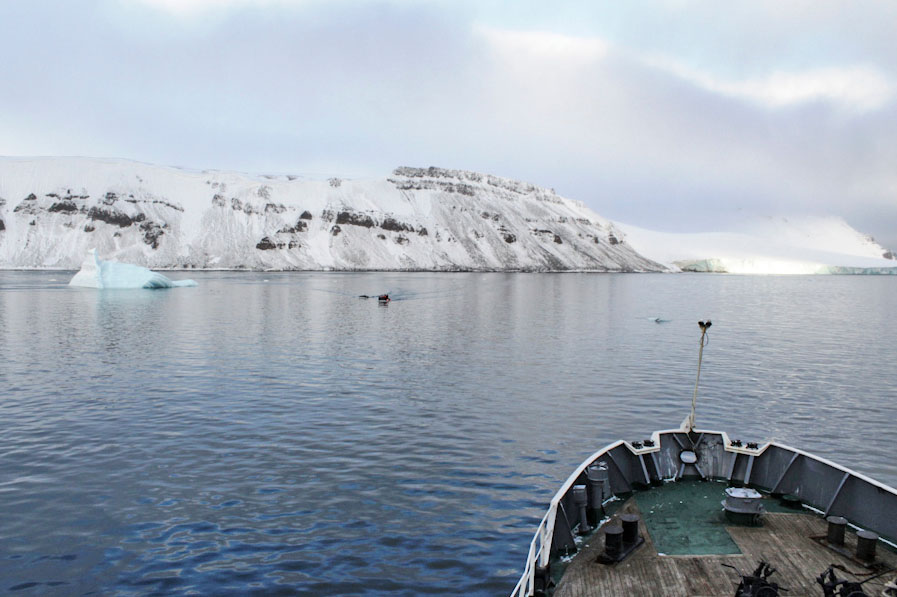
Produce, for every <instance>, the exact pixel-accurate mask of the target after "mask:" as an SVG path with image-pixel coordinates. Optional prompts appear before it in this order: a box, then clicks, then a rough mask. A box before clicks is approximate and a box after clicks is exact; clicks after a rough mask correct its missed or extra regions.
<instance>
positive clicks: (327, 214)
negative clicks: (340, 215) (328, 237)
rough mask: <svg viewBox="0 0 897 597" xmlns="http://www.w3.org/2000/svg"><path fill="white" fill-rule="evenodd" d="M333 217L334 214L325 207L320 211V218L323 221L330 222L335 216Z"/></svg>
mask: <svg viewBox="0 0 897 597" xmlns="http://www.w3.org/2000/svg"><path fill="white" fill-rule="evenodd" d="M299 217H302V216H299ZM335 217H336V216H335V214H334V213H333V212H332V211H330V210H329V209H325V210H324V211H322V212H321V219H322V220H324V221H325V222H332V221H333V218H335Z"/></svg>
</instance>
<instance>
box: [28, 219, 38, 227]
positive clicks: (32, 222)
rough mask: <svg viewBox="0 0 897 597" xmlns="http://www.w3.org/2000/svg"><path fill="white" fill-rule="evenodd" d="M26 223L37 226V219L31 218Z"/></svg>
mask: <svg viewBox="0 0 897 597" xmlns="http://www.w3.org/2000/svg"><path fill="white" fill-rule="evenodd" d="M28 225H29V226H37V221H36V220H31V221H30V222H28Z"/></svg>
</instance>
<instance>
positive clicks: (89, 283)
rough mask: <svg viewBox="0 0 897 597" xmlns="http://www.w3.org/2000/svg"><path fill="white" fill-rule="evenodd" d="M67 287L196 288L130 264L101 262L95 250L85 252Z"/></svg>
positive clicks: (186, 282)
mask: <svg viewBox="0 0 897 597" xmlns="http://www.w3.org/2000/svg"><path fill="white" fill-rule="evenodd" d="M69 286H81V287H84V288H176V287H179V286H196V282H194V281H193V280H171V279H169V278H167V277H165V276H163V275H162V274H160V273H157V272H154V271H152V270H149V269H147V268H145V267H142V266H139V265H133V264H131V263H119V262H117V261H102V260H101V259H99V258H98V257H97V250H96V249H91V250H90V251H88V252H87V258H86V259H84V263H82V264H81V270H80V271H79V272H78V273H77V274H75V276H74V277H73V278H72V279H71V281H70V282H69Z"/></svg>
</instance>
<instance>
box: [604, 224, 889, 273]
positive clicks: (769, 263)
mask: <svg viewBox="0 0 897 597" xmlns="http://www.w3.org/2000/svg"><path fill="white" fill-rule="evenodd" d="M617 226H619V227H620V228H621V229H622V230H623V231H624V232H625V233H626V235H627V238H628V239H629V242H630V244H631V245H632V246H633V247H634V248H635V249H636V250H637V251H639V252H641V253H642V254H643V255H646V256H647V257H649V258H651V259H654V260H655V261H658V262H660V263H664V264H666V265H668V266H669V267H671V268H679V269H682V270H686V271H703V272H728V273H733V274H736V273H738V274H897V261H895V255H894V254H893V253H892V252H891V251H888V250H887V249H885V248H884V247H882V246H881V245H879V244H878V243H876V242H875V241H874V240H873V239H871V238H869V237H868V236H866V235H863V234H862V233H860V232H857V231H856V230H854V229H853V228H851V227H850V225H848V224H847V222H845V221H844V220H842V219H841V218H834V217H829V218H821V217H807V218H799V219H795V218H747V219H745V220H744V221H742V222H741V224H740V225H739V227H738V229H737V230H735V231H729V232H714V233H697V234H679V233H666V232H654V231H650V230H645V229H642V228H637V227H635V226H628V225H624V224H617Z"/></svg>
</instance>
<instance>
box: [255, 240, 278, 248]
mask: <svg viewBox="0 0 897 597" xmlns="http://www.w3.org/2000/svg"><path fill="white" fill-rule="evenodd" d="M255 248H256V249H259V250H260V251H271V250H273V249H276V248H277V244H276V243H275V242H274V241H272V240H271V239H270V238H268V237H267V236H266V237H265V238H263V239H262V240H260V241H259V242H258V244H257V245H255Z"/></svg>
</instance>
